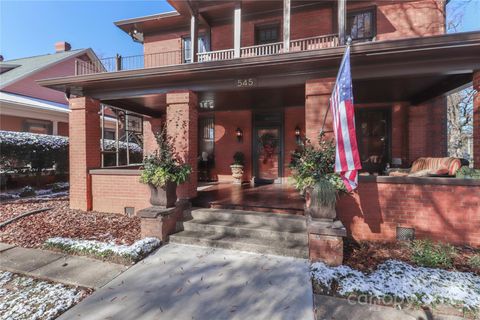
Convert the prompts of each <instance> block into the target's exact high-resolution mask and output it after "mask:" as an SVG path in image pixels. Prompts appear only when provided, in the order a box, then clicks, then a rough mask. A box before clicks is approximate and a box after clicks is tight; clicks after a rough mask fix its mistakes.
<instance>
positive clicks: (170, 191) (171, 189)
mask: <svg viewBox="0 0 480 320" xmlns="http://www.w3.org/2000/svg"><path fill="white" fill-rule="evenodd" d="M148 186H149V188H150V204H151V205H152V206H158V207H164V208H171V207H174V206H175V202H176V201H177V184H176V183H175V182H171V181H168V182H167V183H166V184H165V185H164V186H163V187H155V186H154V185H152V184H149V185H148Z"/></svg>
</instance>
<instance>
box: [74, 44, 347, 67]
mask: <svg viewBox="0 0 480 320" xmlns="http://www.w3.org/2000/svg"><path fill="white" fill-rule="evenodd" d="M338 45H339V37H338V35H336V34H329V35H321V36H317V37H309V38H302V39H295V40H291V41H290V42H289V46H288V48H287V50H286V49H285V46H284V43H283V42H274V43H268V44H261V45H254V46H248V47H241V48H240V52H239V55H238V56H236V55H235V49H226V50H215V51H205V52H199V53H197V63H204V62H211V61H223V60H233V59H237V58H250V57H261V56H274V55H279V54H285V53H288V52H299V51H312V50H322V49H326V48H333V47H337V46H338ZM185 55H186V54H185V51H182V50H174V51H164V52H158V53H150V54H145V55H135V56H126V57H123V56H120V55H117V56H115V57H110V58H102V59H98V60H96V61H80V60H77V61H76V65H75V75H87V74H95V73H103V72H117V71H124V70H136V69H144V68H156V67H164V66H173V65H180V64H184V63H191V60H190V59H187V57H185Z"/></svg>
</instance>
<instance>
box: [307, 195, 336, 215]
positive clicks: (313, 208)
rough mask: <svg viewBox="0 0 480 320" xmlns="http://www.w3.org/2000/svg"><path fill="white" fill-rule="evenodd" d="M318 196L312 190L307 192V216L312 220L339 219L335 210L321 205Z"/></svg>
mask: <svg viewBox="0 0 480 320" xmlns="http://www.w3.org/2000/svg"><path fill="white" fill-rule="evenodd" d="M317 198H318V194H317V193H316V192H313V189H312V188H308V189H307V190H305V215H307V216H310V217H311V218H312V219H322V220H334V219H335V218H336V217H337V212H336V211H335V208H334V207H333V208H332V207H330V206H325V205H322V204H321V203H320V199H317Z"/></svg>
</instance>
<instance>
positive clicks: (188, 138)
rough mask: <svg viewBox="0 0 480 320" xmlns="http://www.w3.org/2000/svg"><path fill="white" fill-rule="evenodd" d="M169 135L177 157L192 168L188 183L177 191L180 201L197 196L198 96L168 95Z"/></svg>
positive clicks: (189, 92) (193, 94) (177, 93)
mask: <svg viewBox="0 0 480 320" xmlns="http://www.w3.org/2000/svg"><path fill="white" fill-rule="evenodd" d="M166 122H167V134H168V136H169V137H170V138H171V139H172V142H173V146H174V149H175V151H176V153H177V156H178V157H179V158H180V159H182V160H183V161H185V163H188V164H190V166H192V169H193V172H192V174H191V175H190V178H189V180H188V181H187V182H185V183H184V184H182V185H180V186H179V187H178V189H177V196H178V198H179V199H191V198H194V197H196V196H197V156H198V155H197V149H198V145H197V136H198V132H197V130H198V129H197V128H198V111H197V96H196V94H195V93H193V92H191V91H181V92H171V93H167V119H166Z"/></svg>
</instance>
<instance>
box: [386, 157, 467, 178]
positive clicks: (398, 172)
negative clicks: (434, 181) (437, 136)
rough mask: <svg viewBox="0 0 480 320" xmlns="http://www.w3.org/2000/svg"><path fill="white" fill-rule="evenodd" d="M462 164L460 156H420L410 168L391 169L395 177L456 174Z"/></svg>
mask: <svg viewBox="0 0 480 320" xmlns="http://www.w3.org/2000/svg"><path fill="white" fill-rule="evenodd" d="M461 166H462V162H461V160H460V159H459V158H453V157H445V158H418V159H417V160H415V161H414V162H413V164H412V167H411V168H409V169H391V170H389V171H388V175H389V176H393V177H406V176H408V177H426V176H455V174H456V173H457V171H458V169H460V168H461Z"/></svg>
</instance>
